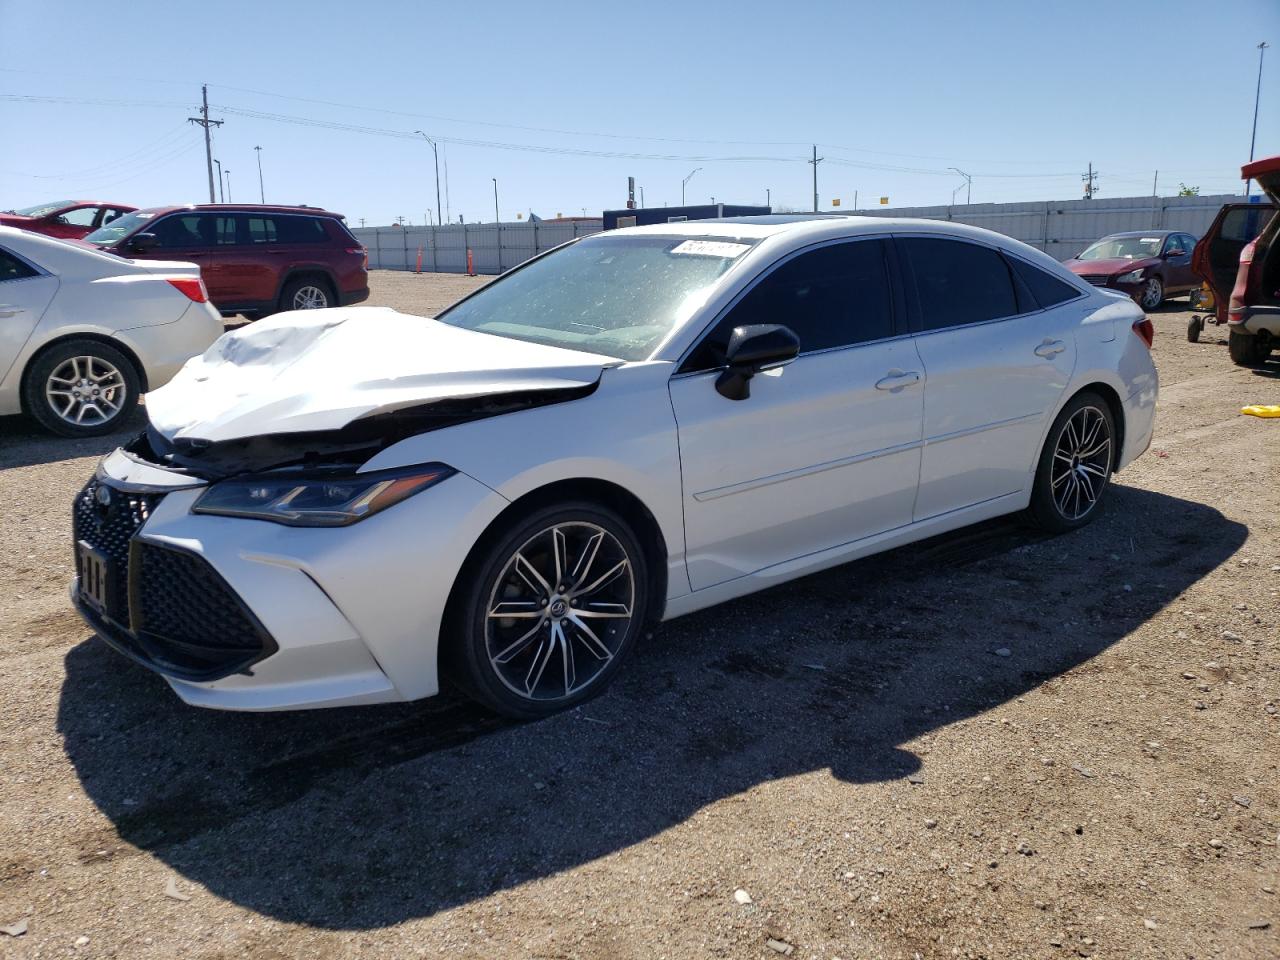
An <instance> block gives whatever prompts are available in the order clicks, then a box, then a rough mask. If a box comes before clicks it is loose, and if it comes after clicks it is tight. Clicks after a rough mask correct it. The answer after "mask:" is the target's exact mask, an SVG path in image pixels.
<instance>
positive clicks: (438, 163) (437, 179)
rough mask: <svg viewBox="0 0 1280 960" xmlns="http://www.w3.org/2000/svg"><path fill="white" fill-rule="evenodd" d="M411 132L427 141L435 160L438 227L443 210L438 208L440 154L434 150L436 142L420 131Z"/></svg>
mask: <svg viewBox="0 0 1280 960" xmlns="http://www.w3.org/2000/svg"><path fill="white" fill-rule="evenodd" d="M413 132H414V133H416V134H417V135H418V136H420V137H422V139H423V140H425V141H427V143H429V144H431V154H432V156H434V157H435V160H436V224H437V225H438V224H439V223H440V211H441V210H443V209H444V208H443V207H441V206H440V152H439V150H437V149H436V142H435V141H434V140H432V139H431V138H430V137H428V136H427V135H426V134H425V133H423V132H422V131H421V130H415V131H413Z"/></svg>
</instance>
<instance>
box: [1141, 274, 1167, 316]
mask: <svg viewBox="0 0 1280 960" xmlns="http://www.w3.org/2000/svg"><path fill="white" fill-rule="evenodd" d="M1140 302H1141V304H1142V309H1143V310H1154V309H1155V308H1156V307H1158V306H1160V304H1161V303H1163V302H1164V284H1163V283H1162V282H1161V281H1160V278H1159V277H1152V278H1151V279H1150V280H1148V281H1147V285H1146V286H1145V287H1143V288H1142V298H1141V300H1140Z"/></svg>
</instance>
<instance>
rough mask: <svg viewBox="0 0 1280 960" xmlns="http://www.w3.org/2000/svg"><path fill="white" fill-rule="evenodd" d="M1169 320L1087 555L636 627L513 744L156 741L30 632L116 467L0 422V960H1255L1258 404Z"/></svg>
mask: <svg viewBox="0 0 1280 960" xmlns="http://www.w3.org/2000/svg"><path fill="white" fill-rule="evenodd" d="M478 282H482V281H478V280H468V279H466V278H460V277H433V276H422V277H415V276H412V275H408V274H383V273H378V274H375V275H374V278H373V281H372V285H373V290H374V296H373V298H372V300H371V302H372V303H375V304H388V305H395V306H398V307H401V308H403V309H407V310H415V311H418V312H425V311H430V310H431V309H432V308H434V307H437V306H439V305H441V304H443V303H445V302H447V301H449V300H450V299H452V298H453V297H455V296H458V295H461V294H462V293H463V292H465V291H466V290H469V289H471V288H472V287H474V286H475V285H476V284H477V283H478ZM1187 318H1188V314H1187V313H1185V312H1184V311H1183V310H1182V305H1181V304H1171V305H1168V306H1166V308H1165V309H1164V310H1162V311H1160V312H1158V313H1157V314H1156V315H1155V317H1154V319H1155V322H1156V328H1157V335H1156V346H1155V355H1156V358H1157V363H1158V366H1159V368H1160V374H1161V379H1162V393H1161V399H1160V408H1159V415H1158V423H1157V436H1156V441H1155V445H1154V447H1153V449H1152V451H1151V452H1150V453H1148V455H1147V456H1145V457H1143V458H1142V459H1141V460H1139V461H1138V462H1137V463H1136V464H1135V465H1133V466H1132V467H1130V468H1129V469H1128V470H1126V471H1125V473H1124V474H1122V475H1121V476H1120V477H1118V478H1117V482H1116V485H1115V488H1114V489H1113V490H1112V491H1111V499H1110V502H1109V504H1108V508H1107V511H1106V513H1105V515H1104V516H1103V517H1101V518H1100V519H1099V520H1098V521H1097V522H1095V523H1094V524H1092V525H1091V526H1089V527H1087V528H1085V529H1084V530H1081V531H1078V532H1076V533H1074V534H1070V535H1067V536H1062V537H1056V538H1048V539H1046V538H1041V537H1038V536H1035V535H1032V534H1030V533H1028V532H1027V531H1025V530H1023V529H1021V528H1020V527H1018V526H1017V524H1016V523H1014V522H1012V521H1000V522H995V523H989V524H984V525H982V526H980V527H977V528H973V529H970V530H967V531H962V532H960V533H958V534H954V535H949V536H946V537H941V538H937V539H935V540H931V541H928V542H926V543H922V544H917V545H914V546H911V547H907V548H903V549H900V550H896V551H893V552H892V553H888V554H885V555H881V556H879V557H874V558H870V559H868V560H863V561H860V562H857V563H853V564H850V565H847V566H844V567H840V568H838V569H835V570H831V571H828V572H826V573H823V574H819V575H816V576H812V577H808V578H806V579H804V580H801V581H798V582H795V583H792V584H788V585H786V586H783V587H779V588H777V589H774V590H771V591H769V592H766V593H761V594H757V595H755V596H752V597H749V598H746V599H743V600H739V601H736V602H733V603H730V604H726V605H724V606H722V607H720V608H717V609H714V610H709V611H705V612H702V613H699V614H695V615H692V616H689V617H686V618H684V619H681V620H677V621H674V622H672V623H670V624H667V625H665V626H662V627H661V628H659V629H657V630H655V631H654V633H653V635H652V636H651V637H650V638H649V639H648V640H647V641H646V642H645V643H644V644H643V645H642V647H641V649H640V650H639V651H638V655H637V656H636V657H635V658H634V660H632V662H631V663H630V664H629V665H628V670H627V671H626V672H625V675H624V677H623V678H621V680H620V682H619V683H618V684H616V685H615V687H614V689H613V690H612V691H611V692H610V693H609V694H607V695H606V696H604V697H602V698H600V699H598V700H596V701H594V702H592V703H591V704H589V705H587V706H585V707H583V708H581V709H579V710H576V711H573V712H571V713H568V714H565V715H562V716H559V717H556V718H553V719H551V720H547V721H544V722H541V723H537V724H531V725H523V726H521V725H515V726H513V725H509V724H505V723H502V722H499V721H497V720H495V719H493V718H492V717H489V716H487V715H485V714H483V713H481V712H480V711H478V710H476V709H474V708H472V707H470V706H468V705H466V704H463V703H458V702H454V701H450V700H447V699H439V700H435V701H429V702H427V703H424V704H412V705H406V706H395V707H386V708H369V709H360V710H346V711H337V712H334V711H330V712H322V713H297V714H274V715H235V714H221V713H213V712H206V711H201V710H198V709H194V708H190V707H185V706H183V705H181V704H180V703H179V702H178V700H177V699H176V698H175V697H174V696H173V695H172V694H171V693H170V692H169V690H168V688H167V687H166V686H165V684H164V683H163V681H161V680H160V679H159V678H157V677H155V676H153V675H152V674H150V673H148V672H146V671H144V670H142V669H140V668H137V667H135V666H133V665H132V664H130V663H128V662H127V661H125V660H124V659H123V658H121V657H119V656H117V655H115V654H114V653H112V652H111V651H110V650H108V649H107V648H106V647H105V646H104V645H103V644H102V643H101V642H100V641H98V640H96V639H93V638H92V637H91V636H90V635H89V633H88V631H87V630H86V629H85V628H84V627H83V626H82V624H81V623H80V621H79V620H78V619H77V618H76V616H75V615H74V614H73V613H72V612H71V610H70V608H69V606H68V603H67V599H66V595H65V591H66V584H67V580H68V578H69V576H70V570H71V564H70V547H69V543H68V506H69V503H70V501H71V497H72V495H73V494H74V492H75V491H76V489H77V488H78V487H79V486H80V485H81V484H82V483H83V481H84V479H85V477H86V476H87V475H88V474H89V472H90V471H91V470H92V467H93V464H94V461H95V458H96V457H97V456H99V455H100V454H102V453H104V452H105V451H107V450H108V449H110V448H111V447H112V446H114V445H115V444H116V443H118V442H119V441H120V440H121V439H123V437H124V436H125V435H126V434H125V433H123V432H122V433H121V434H120V435H117V436H116V437H110V438H105V439H102V440H96V441H84V442H72V441H65V440H56V439H51V438H48V437H45V436H42V435H39V434H37V433H35V432H34V430H33V428H31V427H30V425H29V424H27V423H26V422H25V421H22V420H11V421H0V503H3V504H4V508H3V510H2V511H0V662H2V663H3V665H4V679H5V682H4V684H3V687H0V810H2V811H3V816H2V817H0V928H5V932H0V956H4V957H10V956H12V957H40V956H44V957H51V956H68V955H72V956H81V957H124V958H151V957H156V958H159V957H184V958H203V960H213V958H228V960H229V958H232V957H235V958H254V960H259V958H260V960H268V958H284V957H295V956H306V957H355V956H360V957H395V958H401V957H414V956H428V955H429V956H437V955H447V956H451V957H464V958H477V960H479V958H484V960H489V958H505V957H539V958H598V960H629V958H637V960H639V958H645V960H652V958H661V957H668V958H684V957H730V958H737V957H747V958H768V957H778V956H782V955H789V956H792V957H812V958H817V957H821V958H827V960H831V958H844V960H852V958H864V957H865V958H871V957H877V958H878V957H887V958H914V957H921V958H933V957H954V956H961V957H990V958H995V957H1009V958H1031V957H1070V956H1095V957H1117V958H1136V957H1187V958H1201V957H1223V958H1247V957H1258V958H1262V957H1270V958H1275V957H1277V956H1280V909H1278V900H1277V897H1278V894H1277V887H1280V858H1278V856H1277V852H1278V848H1277V843H1278V841H1280V835H1278V831H1280V785H1278V784H1280V781H1278V778H1277V764H1278V761H1280V736H1278V733H1280V716H1278V715H1277V711H1278V710H1280V682H1278V681H1280V676H1278V673H1277V670H1278V666H1277V664H1278V658H1277V651H1278V650H1280V645H1278V641H1277V631H1276V624H1277V621H1278V620H1280V599H1278V595H1280V589H1278V588H1280V575H1278V571H1280V529H1278V527H1277V518H1276V504H1277V498H1276V488H1277V480H1280V470H1278V467H1277V450H1278V449H1280V443H1278V438H1280V421H1266V420H1258V419H1255V418H1251V417H1244V416H1240V415H1239V413H1238V410H1239V408H1240V407H1241V406H1242V405H1244V404H1246V403H1280V379H1278V378H1280V364H1278V363H1275V362H1273V363H1272V364H1271V366H1270V369H1267V370H1264V371H1256V372H1251V371H1247V370H1242V369H1239V368H1236V367H1233V366H1232V365H1231V363H1230V362H1229V360H1228V358H1227V355H1226V350H1225V349H1224V347H1223V345H1222V343H1221V342H1220V341H1221V337H1219V336H1218V331H1217V330H1216V328H1210V330H1209V331H1208V332H1207V333H1206V335H1205V337H1204V341H1203V342H1201V343H1199V344H1189V343H1187V342H1186V340H1185V337H1184V330H1185V324H1186V320H1187ZM136 425H137V424H136V423H135V424H134V425H133V426H134V427H136ZM24 927H25V933H22V934H21V935H19V936H14V935H12V934H13V933H15V932H17V931H18V930H20V929H22V928H24Z"/></svg>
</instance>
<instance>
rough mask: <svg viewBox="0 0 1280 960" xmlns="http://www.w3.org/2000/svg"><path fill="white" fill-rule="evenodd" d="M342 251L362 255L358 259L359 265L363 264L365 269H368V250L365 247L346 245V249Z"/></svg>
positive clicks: (356, 255)
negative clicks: (359, 259)
mask: <svg viewBox="0 0 1280 960" xmlns="http://www.w3.org/2000/svg"><path fill="white" fill-rule="evenodd" d="M343 252H344V253H349V254H351V255H352V256H355V257H362V258H363V259H362V260H361V261H360V265H361V266H363V267H364V268H365V269H366V270H368V269H369V251H368V250H367V249H366V248H364V247H347V249H346V250H344V251H343Z"/></svg>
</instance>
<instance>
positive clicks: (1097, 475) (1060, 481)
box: [1049, 406, 1111, 521]
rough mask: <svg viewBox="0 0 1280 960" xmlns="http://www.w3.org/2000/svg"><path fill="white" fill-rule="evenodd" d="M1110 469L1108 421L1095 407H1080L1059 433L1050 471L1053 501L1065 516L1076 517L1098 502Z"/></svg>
mask: <svg viewBox="0 0 1280 960" xmlns="http://www.w3.org/2000/svg"><path fill="white" fill-rule="evenodd" d="M1110 470H1111V424H1110V421H1108V419H1107V417H1106V416H1105V415H1104V414H1103V412H1102V411H1101V410H1099V409H1098V408H1097V407H1094V406H1085V407H1081V408H1080V409H1079V410H1077V411H1076V412H1075V413H1073V414H1072V415H1071V416H1070V417H1068V418H1067V421H1066V422H1065V423H1063V425H1062V430H1061V431H1060V432H1059V433H1058V442H1057V444H1056V445H1055V447H1054V450H1053V461H1052V464H1051V466H1050V472H1049V476H1050V486H1051V488H1052V490H1053V502H1054V504H1055V505H1056V506H1057V508H1058V512H1059V513H1061V514H1062V516H1063V518H1064V519H1066V520H1073V521H1074V520H1079V519H1081V518H1082V517H1084V516H1086V515H1087V514H1088V513H1089V512H1090V511H1091V510H1093V508H1094V507H1096V506H1097V505H1098V501H1099V499H1101V497H1102V491H1103V488H1104V487H1105V486H1106V485H1107V477H1108V476H1109V475H1110Z"/></svg>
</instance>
